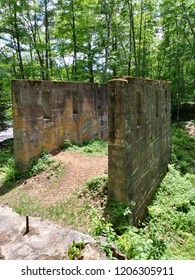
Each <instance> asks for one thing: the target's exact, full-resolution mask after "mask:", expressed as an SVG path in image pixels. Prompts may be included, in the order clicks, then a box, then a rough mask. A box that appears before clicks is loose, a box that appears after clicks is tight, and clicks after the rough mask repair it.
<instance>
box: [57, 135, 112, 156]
mask: <svg viewBox="0 0 195 280" xmlns="http://www.w3.org/2000/svg"><path fill="white" fill-rule="evenodd" d="M61 148H62V149H63V150H67V151H73V152H79V153H82V154H85V155H93V156H98V155H107V154H108V142H107V141H103V140H101V139H98V138H97V139H94V140H90V141H84V142H83V143H82V144H77V143H71V142H70V141H69V140H65V141H64V144H63V145H62V146H61Z"/></svg>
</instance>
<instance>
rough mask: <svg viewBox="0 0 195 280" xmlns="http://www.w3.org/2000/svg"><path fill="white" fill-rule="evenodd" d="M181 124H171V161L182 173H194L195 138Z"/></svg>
mask: <svg viewBox="0 0 195 280" xmlns="http://www.w3.org/2000/svg"><path fill="white" fill-rule="evenodd" d="M181 127H182V124H181V123H179V124H173V126H172V129H173V135H172V161H173V163H174V164H175V165H176V166H177V167H178V168H179V169H180V171H181V172H182V174H185V173H187V172H189V173H192V174H193V173H195V153H194V151H195V138H193V137H191V136H189V134H187V132H185V131H184V130H183V129H182V128H181Z"/></svg>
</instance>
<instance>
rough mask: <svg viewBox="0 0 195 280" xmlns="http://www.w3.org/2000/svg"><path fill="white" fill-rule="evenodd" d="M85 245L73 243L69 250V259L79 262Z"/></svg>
mask: <svg viewBox="0 0 195 280" xmlns="http://www.w3.org/2000/svg"><path fill="white" fill-rule="evenodd" d="M84 246H85V243H84V242H80V243H76V242H75V241H73V243H72V245H71V246H70V247H69V248H68V257H69V259H70V260H78V256H79V255H80V253H81V251H82V250H83V249H84Z"/></svg>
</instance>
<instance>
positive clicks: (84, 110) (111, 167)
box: [12, 77, 171, 224]
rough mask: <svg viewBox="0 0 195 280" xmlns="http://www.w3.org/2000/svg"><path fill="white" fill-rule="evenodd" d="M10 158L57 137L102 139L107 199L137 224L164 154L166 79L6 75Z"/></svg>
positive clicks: (32, 153)
mask: <svg viewBox="0 0 195 280" xmlns="http://www.w3.org/2000/svg"><path fill="white" fill-rule="evenodd" d="M12 95H13V125H14V157H15V161H16V163H17V164H18V165H20V166H23V167H25V166H26V165H27V164H28V163H29V162H30V160H31V159H33V158H35V157H38V155H39V154H40V153H41V152H42V151H47V152H51V151H53V150H55V149H57V148H58V147H59V146H60V145H61V144H62V143H63V142H64V140H69V141H71V142H79V143H81V142H82V141H84V140H90V139H93V138H97V137H98V138H102V139H107V138H108V140H109V159H108V176H109V196H110V197H114V198H116V199H117V200H119V201H121V202H123V203H126V204H127V205H130V204H131V206H132V205H133V206H132V215H131V222H132V223H134V224H138V223H139V220H142V219H143V217H144V214H145V210H146V207H147V205H148V203H149V201H150V200H151V198H152V196H153V194H154V192H155V190H156V187H157V186H158V184H159V182H160V181H161V179H162V178H163V176H164V174H165V173H166V169H167V165H168V163H169V161H170V157H171V142H170V138H171V136H170V116H171V101H170V98H171V97H170V96H171V94H170V84H169V83H168V82H165V81H153V80H150V79H141V78H132V77H115V78H113V80H111V81H109V82H108V85H106V84H96V83H75V82H51V81H29V80H20V81H19V80H14V81H13V82H12Z"/></svg>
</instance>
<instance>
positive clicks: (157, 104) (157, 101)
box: [156, 91, 159, 118]
mask: <svg viewBox="0 0 195 280" xmlns="http://www.w3.org/2000/svg"><path fill="white" fill-rule="evenodd" d="M158 107H159V100H158V91H156V117H157V118H158Z"/></svg>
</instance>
